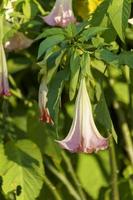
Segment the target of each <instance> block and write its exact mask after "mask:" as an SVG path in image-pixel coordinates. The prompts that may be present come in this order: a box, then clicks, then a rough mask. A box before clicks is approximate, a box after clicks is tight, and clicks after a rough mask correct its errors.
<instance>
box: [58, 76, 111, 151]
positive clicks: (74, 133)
mask: <svg viewBox="0 0 133 200" xmlns="http://www.w3.org/2000/svg"><path fill="white" fill-rule="evenodd" d="M57 142H58V143H59V144H60V146H61V147H62V148H64V149H67V150H69V151H70V152H84V153H92V152H97V151H98V150H103V149H106V148H107V147H108V139H107V138H104V137H103V136H101V135H100V133H99V131H98V130H97V128H96V125H95V122H94V119H93V115H92V108H91V103H90V99H89V96H88V93H87V89H86V83H85V79H82V80H81V83H80V88H79V91H78V95H77V99H76V107H75V116H74V119H73V122H72V125H71V128H70V131H69V133H68V135H67V137H66V138H65V139H64V140H62V141H57Z"/></svg>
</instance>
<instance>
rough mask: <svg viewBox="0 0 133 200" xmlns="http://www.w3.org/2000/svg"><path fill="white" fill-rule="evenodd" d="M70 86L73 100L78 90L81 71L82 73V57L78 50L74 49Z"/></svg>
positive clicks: (70, 96)
mask: <svg viewBox="0 0 133 200" xmlns="http://www.w3.org/2000/svg"><path fill="white" fill-rule="evenodd" d="M70 70H71V75H70V85H69V98H70V100H73V98H74V96H75V92H76V88H77V83H78V78H79V71H80V55H79V53H78V51H76V49H73V51H72V55H71V59H70Z"/></svg>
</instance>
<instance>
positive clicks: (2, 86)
mask: <svg viewBox="0 0 133 200" xmlns="http://www.w3.org/2000/svg"><path fill="white" fill-rule="evenodd" d="M0 95H5V96H9V95H10V91H9V83H8V71H7V63H6V56H5V52H4V48H3V44H2V43H1V42H0Z"/></svg>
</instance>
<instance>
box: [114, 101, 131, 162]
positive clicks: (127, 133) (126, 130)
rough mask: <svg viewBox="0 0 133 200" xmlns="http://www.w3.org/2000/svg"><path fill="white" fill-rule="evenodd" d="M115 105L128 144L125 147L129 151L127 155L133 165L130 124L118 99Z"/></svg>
mask: <svg viewBox="0 0 133 200" xmlns="http://www.w3.org/2000/svg"><path fill="white" fill-rule="evenodd" d="M113 106H114V108H115V111H116V113H117V115H118V118H119V123H120V124H121V131H122V134H123V138H124V141H125V145H126V146H125V149H126V151H127V155H128V157H129V160H130V162H131V164H132V165H133V144H132V138H131V135H130V131H129V128H128V124H127V122H126V119H125V116H124V113H123V111H122V109H121V108H120V104H119V103H118V102H117V101H114V103H113Z"/></svg>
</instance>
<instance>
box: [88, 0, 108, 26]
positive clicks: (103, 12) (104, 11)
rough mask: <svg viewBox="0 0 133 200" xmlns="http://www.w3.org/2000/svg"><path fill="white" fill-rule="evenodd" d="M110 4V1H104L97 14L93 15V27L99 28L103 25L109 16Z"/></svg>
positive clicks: (96, 11)
mask: <svg viewBox="0 0 133 200" xmlns="http://www.w3.org/2000/svg"><path fill="white" fill-rule="evenodd" d="M110 2H111V1H110V0H104V1H102V3H101V4H100V5H99V6H98V7H97V9H96V10H95V12H94V13H93V15H92V19H91V25H92V26H98V25H99V24H100V23H101V21H102V19H103V18H104V16H105V15H106V14H107V9H108V7H109V4H110Z"/></svg>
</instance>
